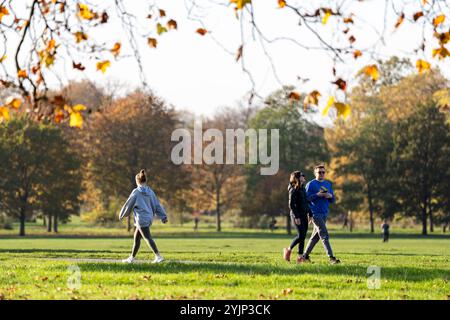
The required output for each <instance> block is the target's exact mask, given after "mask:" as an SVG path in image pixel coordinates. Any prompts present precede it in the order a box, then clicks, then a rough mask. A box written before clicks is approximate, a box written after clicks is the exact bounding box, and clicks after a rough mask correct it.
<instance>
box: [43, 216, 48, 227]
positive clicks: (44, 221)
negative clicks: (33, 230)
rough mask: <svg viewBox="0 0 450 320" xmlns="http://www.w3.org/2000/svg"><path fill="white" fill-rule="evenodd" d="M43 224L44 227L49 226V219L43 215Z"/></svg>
mask: <svg viewBox="0 0 450 320" xmlns="http://www.w3.org/2000/svg"><path fill="white" fill-rule="evenodd" d="M42 225H43V226H44V227H46V226H47V220H46V219H45V216H42Z"/></svg>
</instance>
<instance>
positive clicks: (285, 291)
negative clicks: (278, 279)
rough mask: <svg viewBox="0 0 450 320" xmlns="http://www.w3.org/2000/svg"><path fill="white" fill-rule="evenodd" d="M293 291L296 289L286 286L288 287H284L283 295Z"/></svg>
mask: <svg viewBox="0 0 450 320" xmlns="http://www.w3.org/2000/svg"><path fill="white" fill-rule="evenodd" d="M292 292H294V289H292V288H286V289H283V295H285V296H286V295H288V294H291V293H292Z"/></svg>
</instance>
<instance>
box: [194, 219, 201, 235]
mask: <svg viewBox="0 0 450 320" xmlns="http://www.w3.org/2000/svg"><path fill="white" fill-rule="evenodd" d="M199 222H200V218H199V217H198V216H195V217H194V231H197V230H198V223H199Z"/></svg>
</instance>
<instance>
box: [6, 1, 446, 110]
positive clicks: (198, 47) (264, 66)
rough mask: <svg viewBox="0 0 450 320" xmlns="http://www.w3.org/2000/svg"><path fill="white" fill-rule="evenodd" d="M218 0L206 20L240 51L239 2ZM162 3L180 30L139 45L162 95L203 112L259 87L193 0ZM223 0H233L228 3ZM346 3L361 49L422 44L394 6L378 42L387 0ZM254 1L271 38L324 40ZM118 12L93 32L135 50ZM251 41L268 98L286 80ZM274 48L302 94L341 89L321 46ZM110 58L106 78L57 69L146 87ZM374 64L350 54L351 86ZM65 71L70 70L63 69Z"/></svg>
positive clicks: (90, 69) (129, 67) (252, 63)
mask: <svg viewBox="0 0 450 320" xmlns="http://www.w3.org/2000/svg"><path fill="white" fill-rule="evenodd" d="M210 1H213V2H220V1H218V0H198V1H197V2H198V3H199V4H200V5H206V6H207V8H206V9H205V10H204V11H203V13H204V15H205V16H204V17H203V18H202V20H203V22H205V27H206V28H207V29H208V30H210V31H211V35H212V36H214V37H215V38H216V39H217V40H218V41H220V43H221V44H223V45H224V46H225V47H226V49H227V50H229V51H231V52H232V53H233V54H234V53H235V52H236V50H237V48H238V47H239V45H240V43H241V42H240V40H241V39H240V28H239V20H237V19H236V18H235V16H234V10H233V9H232V7H231V6H229V7H226V6H225V7H224V6H217V5H211V2H210ZM27 2H29V1H27ZM91 2H94V3H101V7H102V8H105V7H108V6H109V7H111V8H112V5H111V3H112V2H111V1H91ZM154 2H155V3H156V6H157V7H161V8H163V9H165V11H166V13H167V16H168V18H169V19H170V18H173V19H175V20H176V21H177V22H178V30H177V31H169V32H168V33H165V34H163V35H161V36H156V38H157V39H158V48H157V49H151V48H149V47H148V45H147V41H146V39H145V38H142V41H141V42H140V43H139V47H140V51H141V54H142V56H143V64H144V72H145V76H146V78H147V81H148V83H149V85H150V87H151V88H152V89H153V90H154V92H155V93H156V94H158V95H159V96H161V97H163V98H164V99H165V100H166V101H167V102H168V103H170V104H173V105H174V106H175V107H176V108H179V109H188V110H190V111H192V112H194V113H196V114H204V115H211V114H212V113H213V112H214V110H216V109H217V108H218V107H220V106H225V105H228V106H233V105H236V104H237V101H239V100H241V99H242V97H243V96H244V95H245V94H246V93H247V92H248V91H249V90H250V89H251V82H250V81H249V78H248V76H247V75H246V74H245V73H244V72H243V71H242V69H241V64H240V63H236V62H235V57H234V55H230V54H229V53H227V52H226V51H225V50H224V49H223V48H221V47H220V46H219V45H217V43H215V41H213V39H212V37H211V36H210V35H206V36H204V37H202V36H200V35H198V34H197V33H196V32H195V30H196V29H197V28H199V27H201V25H200V23H199V22H197V21H193V20H189V19H187V9H186V6H185V4H184V2H189V0H185V1H182V0H171V1H168V0H165V1H163V0H161V1H154ZM221 2H222V3H227V1H221ZM287 2H288V3H289V4H294V3H300V2H301V3H302V4H303V5H306V6H310V4H311V3H313V7H314V8H317V7H318V5H317V3H329V2H330V1H301V0H298V1H289V0H288V1H287ZM331 2H334V1H331ZM340 2H342V1H340ZM344 2H345V3H348V4H350V3H351V4H352V6H349V5H347V6H344V10H343V11H344V12H346V13H354V14H355V17H354V20H355V22H357V21H359V22H361V21H362V20H364V21H365V23H364V24H363V25H364V28H363V29H361V30H357V29H355V28H354V31H353V32H352V33H349V34H348V35H350V34H353V35H354V36H355V37H356V39H357V41H356V42H355V44H354V45H355V48H357V49H364V48H374V49H376V51H377V52H378V53H379V54H380V55H378V56H376V57H380V56H381V57H383V58H387V57H388V56H390V55H393V54H396V55H404V54H405V53H407V52H409V53H411V52H412V50H413V49H415V48H417V47H418V46H419V45H420V41H421V39H420V35H421V29H419V28H417V27H414V26H413V25H411V24H408V23H407V22H406V21H405V23H404V25H402V26H401V27H400V28H399V29H398V30H397V31H396V32H395V33H393V32H392V31H393V30H394V25H395V21H396V19H397V18H396V15H395V14H394V13H393V10H392V8H391V7H390V6H389V8H388V11H387V13H388V14H387V16H386V27H387V29H386V32H385V36H386V40H387V42H386V44H385V45H383V46H374V42H375V41H376V40H377V39H378V37H377V36H376V33H375V32H374V31H373V30H374V29H377V30H379V31H380V32H381V31H382V30H383V26H384V17H385V14H384V13H385V1H382V0H371V1H370V0H369V1H364V2H358V1H344ZM401 2H402V1H398V2H397V3H399V4H398V9H399V11H401V4H400V3H401ZM406 2H409V3H412V4H414V8H413V7H411V8H409V9H408V10H406V11H405V14H406V15H407V17H408V16H412V14H413V13H414V12H417V11H419V10H420V2H421V1H420V0H414V1H413V0H411V1H406ZM107 3H108V4H107ZM125 3H126V4H127V10H129V11H131V12H133V13H135V14H137V15H140V16H141V17H142V20H141V21H142V22H143V23H146V24H148V27H151V28H154V26H155V23H154V22H151V20H148V19H145V17H146V16H147V13H148V7H147V5H145V3H147V1H125ZM305 3H306V4H305ZM253 4H254V11H255V17H256V20H257V23H258V24H259V26H260V27H261V29H262V31H263V33H264V34H265V35H266V36H267V38H274V37H277V36H288V37H293V38H295V39H297V40H298V41H299V42H301V43H304V44H308V45H311V46H318V45H319V44H318V42H317V40H316V38H314V37H312V35H311V33H310V32H305V29H299V28H298V26H297V23H298V17H297V16H296V15H294V14H293V13H291V11H290V10H288V9H287V8H284V9H278V8H277V1H276V0H254V1H253ZM110 16H111V18H110V23H108V24H106V25H105V26H102V27H100V28H98V30H97V31H96V34H89V36H90V37H96V39H101V40H103V41H105V42H107V43H111V47H112V45H113V44H114V43H115V42H116V41H117V40H119V41H121V42H122V54H124V55H126V54H129V53H130V51H129V49H130V48H129V45H128V44H127V43H126V40H125V38H124V37H123V35H124V34H123V31H122V29H121V25H120V23H119V22H118V21H117V20H115V19H114V17H113V15H111V14H110ZM447 18H448V19H447V21H446V23H448V20H450V16H449V17H447ZM4 19H5V18H4ZM357 24H358V23H357ZM359 24H360V23H359ZM360 25H361V24H360ZM146 28H147V27H146ZM336 28H337V26H336V24H335V18H334V17H330V19H329V22H328V23H327V25H325V26H323V25H318V26H317V30H318V31H319V32H321V34H324V33H322V31H325V37H326V38H329V37H330V36H331V35H332V34H333V31H334V30H335V29H336ZM245 38H246V43H247V45H246V46H245V47H244V54H245V60H244V62H245V64H246V66H247V67H248V68H249V69H250V71H251V73H252V75H253V77H254V79H255V82H256V88H257V90H258V93H259V94H260V95H262V96H266V95H267V94H269V93H271V92H272V91H274V90H277V89H279V88H280V84H279V82H278V81H277V80H276V78H275V76H274V74H273V72H272V70H271V64H270V62H269V60H268V59H267V57H266V56H265V55H264V52H263V50H262V48H261V46H259V44H258V41H256V42H255V41H253V40H252V38H251V33H249V32H247V33H246V34H245ZM267 50H268V52H269V53H270V56H271V57H272V59H273V62H274V64H275V67H276V71H277V74H278V77H279V80H280V81H281V82H282V83H283V84H292V85H295V86H296V87H297V89H298V91H300V92H309V91H311V90H313V89H319V90H320V91H321V92H322V95H323V98H322V99H321V101H320V103H321V105H324V104H325V102H326V100H327V98H328V95H330V94H334V93H335V86H334V85H332V84H331V83H330V82H331V81H333V80H334V77H333V75H332V73H331V70H332V66H333V62H332V59H331V58H330V54H329V53H327V52H324V51H318V50H304V49H302V48H300V47H298V46H297V45H295V44H293V43H291V42H288V41H283V42H277V43H274V44H270V45H268V46H267ZM430 51H431V47H430V48H428V50H427V52H428V53H429V52H430ZM376 57H375V58H376ZM107 58H109V59H111V61H112V65H111V67H110V68H109V69H108V70H107V72H106V74H105V75H103V74H101V73H100V72H98V71H96V70H95V61H92V62H91V63H90V64H87V63H85V65H86V67H87V68H86V72H84V74H83V73H80V72H78V71H75V70H72V66H71V60H69V59H68V60H67V61H66V62H67V63H65V64H63V63H62V62H61V61H60V62H57V63H56V64H55V66H54V67H53V68H54V70H55V72H56V73H59V74H60V75H63V78H65V79H83V78H89V79H91V80H93V81H95V82H96V83H98V84H100V85H102V86H105V85H107V83H108V81H111V80H112V81H120V82H121V83H123V84H124V86H123V88H124V90H127V89H129V88H130V87H136V86H139V85H140V78H139V71H138V67H137V64H136V62H135V61H134V60H133V59H132V58H123V59H121V60H118V61H115V60H114V59H113V58H112V57H111V56H109V57H107ZM416 58H417V57H416ZM420 58H426V59H427V60H428V61H430V62H432V65H438V62H437V61H436V60H435V59H431V57H429V56H425V57H421V56H420ZM413 61H415V59H413ZM373 62H374V60H373V57H371V56H370V54H368V53H365V54H364V55H363V57H361V58H360V59H358V60H357V61H356V62H355V61H354V60H353V59H350V60H348V61H346V63H345V64H340V65H338V66H337V76H338V77H342V78H344V79H347V80H349V85H351V84H352V81H351V79H352V76H353V75H354V74H355V73H356V72H357V71H358V70H359V69H360V68H361V67H362V66H364V65H367V64H369V63H373ZM439 66H440V68H441V69H442V71H443V72H444V74H445V75H446V76H447V77H450V67H449V63H448V59H447V63H446V64H444V63H443V62H442V63H439ZM63 69H65V70H66V71H65V72H63V71H62V70H63ZM297 76H301V77H302V78H309V79H310V81H308V82H306V83H301V82H299V81H298V80H297ZM56 83H57V82H56V81H54V82H53V85H56ZM341 98H342V97H341Z"/></svg>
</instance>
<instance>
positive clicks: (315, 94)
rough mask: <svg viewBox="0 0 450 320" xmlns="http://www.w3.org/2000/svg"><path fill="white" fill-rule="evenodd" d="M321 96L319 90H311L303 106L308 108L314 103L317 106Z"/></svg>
mask: <svg viewBox="0 0 450 320" xmlns="http://www.w3.org/2000/svg"><path fill="white" fill-rule="evenodd" d="M319 97H320V92H319V91H317V90H314V91H312V92H310V93H309V94H308V95H307V96H306V97H305V100H304V101H303V107H304V108H306V107H307V106H308V105H310V104H314V105H316V106H317V105H318V104H319Z"/></svg>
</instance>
